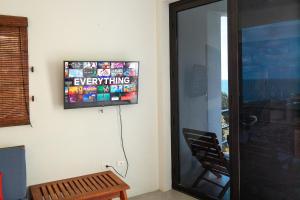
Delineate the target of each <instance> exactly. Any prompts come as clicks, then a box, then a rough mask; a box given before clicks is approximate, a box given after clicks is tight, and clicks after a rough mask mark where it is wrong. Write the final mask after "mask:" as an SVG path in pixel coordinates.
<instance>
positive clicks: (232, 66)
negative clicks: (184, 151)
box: [169, 0, 240, 200]
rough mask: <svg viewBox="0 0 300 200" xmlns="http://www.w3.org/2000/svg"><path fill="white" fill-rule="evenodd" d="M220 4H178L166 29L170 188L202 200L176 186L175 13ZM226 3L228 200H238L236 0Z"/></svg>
mask: <svg viewBox="0 0 300 200" xmlns="http://www.w3.org/2000/svg"><path fill="white" fill-rule="evenodd" d="M218 1H221V0H181V1H177V2H175V3H172V4H170V6H169V19H170V21H169V23H170V24H169V26H170V81H171V143H172V145H171V149H172V187H173V189H175V190H178V191H181V192H184V193H187V194H190V195H193V196H195V197H196V196H201V198H204V199H211V198H210V197H208V196H206V195H205V194H202V193H198V192H195V191H193V190H190V189H187V188H185V187H183V186H182V185H180V184H179V183H180V166H179V163H180V158H179V138H178V133H179V102H178V89H177V88H178V87H176V86H178V62H177V61H178V48H177V47H178V40H177V36H178V34H177V30H178V29H177V28H178V27H177V13H178V12H180V11H184V10H187V9H191V8H195V7H198V6H203V5H206V4H210V3H214V2H218ZM227 1H228V8H227V9H228V14H227V15H228V57H229V58H228V77H229V109H230V119H229V125H230V139H229V144H230V165H231V177H230V178H231V189H230V191H231V200H239V188H240V180H239V177H240V175H239V172H240V171H239V135H238V133H239V96H240V95H239V49H238V48H239V45H238V44H239V42H238V41H239V38H238V37H239V34H238V17H237V16H238V13H237V12H238V5H237V3H238V2H237V1H238V0H227Z"/></svg>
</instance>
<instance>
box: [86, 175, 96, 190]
mask: <svg viewBox="0 0 300 200" xmlns="http://www.w3.org/2000/svg"><path fill="white" fill-rule="evenodd" d="M83 180H84V182H85V183H86V184H87V186H88V187H89V188H91V190H92V191H96V190H97V189H96V187H95V186H94V185H93V184H92V183H91V182H90V181H89V180H88V178H87V177H86V178H84V179H83Z"/></svg>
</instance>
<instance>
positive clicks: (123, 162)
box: [117, 160, 126, 167]
mask: <svg viewBox="0 0 300 200" xmlns="http://www.w3.org/2000/svg"><path fill="white" fill-rule="evenodd" d="M125 164H126V162H125V161H124V160H119V161H117V166H118V167H123V166H125Z"/></svg>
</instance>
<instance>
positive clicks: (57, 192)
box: [52, 183, 64, 199]
mask: <svg viewBox="0 0 300 200" xmlns="http://www.w3.org/2000/svg"><path fill="white" fill-rule="evenodd" d="M52 186H53V188H54V191H55V194H56V196H57V197H58V199H62V198H64V196H63V194H62V193H61V191H60V190H59V189H58V186H57V185H56V183H54V184H53V185H52Z"/></svg>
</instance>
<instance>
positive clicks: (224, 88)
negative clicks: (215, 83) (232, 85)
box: [221, 80, 228, 94]
mask: <svg viewBox="0 0 300 200" xmlns="http://www.w3.org/2000/svg"><path fill="white" fill-rule="evenodd" d="M221 90H222V92H224V93H226V94H228V80H221Z"/></svg>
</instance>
